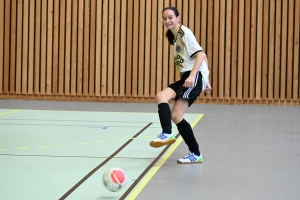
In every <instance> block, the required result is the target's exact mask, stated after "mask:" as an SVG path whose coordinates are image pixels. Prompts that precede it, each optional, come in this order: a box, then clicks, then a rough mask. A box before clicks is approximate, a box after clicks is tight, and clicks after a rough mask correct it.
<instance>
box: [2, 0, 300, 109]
mask: <svg viewBox="0 0 300 200" xmlns="http://www.w3.org/2000/svg"><path fill="white" fill-rule="evenodd" d="M169 5H173V6H176V7H177V8H178V9H179V12H180V14H181V22H182V24H184V25H186V26H188V27H189V28H190V29H192V30H193V31H194V33H195V35H196V38H197V39H198V41H199V43H200V45H201V46H202V47H203V49H204V51H205V52H206V54H207V56H208V60H209V68H210V72H211V73H210V80H211V84H212V87H213V91H212V94H211V95H207V96H205V95H204V94H201V96H200V97H199V100H198V102H199V103H200V102H202V103H203V102H208V103H232V104H236V103H250V104H274V105H279V104H280V105H299V101H300V100H299V99H300V96H299V94H300V85H299V84H300V82H299V76H300V75H299V74H300V70H299V65H300V64H299V63H300V61H299V54H300V53H299V38H300V36H299V31H300V30H299V26H300V20H299V19H300V1H299V0H251V1H249V0H226V1H225V0H224V1H223V0H151V1H150V0H0V79H1V81H0V98H2V99H3V98H5V99H48V100H54V99H56V100H76V101H78V100H79V101H116V102H119V101H140V102H153V101H154V99H155V94H156V93H157V92H158V91H160V90H161V89H162V88H164V87H166V86H167V85H168V83H170V82H172V81H174V80H175V79H176V78H178V74H177V73H176V71H175V69H174V67H173V62H174V58H173V56H172V55H173V54H172V51H173V47H169V45H168V44H167V40H166V38H165V37H164V33H165V31H166V30H165V28H164V27H163V23H162V17H161V11H162V9H163V8H164V7H166V6H169Z"/></svg>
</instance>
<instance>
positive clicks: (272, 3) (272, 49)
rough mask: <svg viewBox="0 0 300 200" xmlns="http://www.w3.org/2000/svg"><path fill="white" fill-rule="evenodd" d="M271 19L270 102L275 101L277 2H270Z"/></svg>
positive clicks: (269, 46) (268, 89)
mask: <svg viewBox="0 0 300 200" xmlns="http://www.w3.org/2000/svg"><path fill="white" fill-rule="evenodd" d="M269 3H270V13H269V15H270V18H269V35H268V37H269V45H268V52H269V59H268V63H269V64H268V66H269V67H268V87H267V93H268V98H267V99H268V100H273V98H274V93H273V90H274V78H273V76H274V65H275V63H274V58H275V54H274V52H275V46H274V44H275V1H270V2H269Z"/></svg>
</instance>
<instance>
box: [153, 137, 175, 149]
mask: <svg viewBox="0 0 300 200" xmlns="http://www.w3.org/2000/svg"><path fill="white" fill-rule="evenodd" d="M174 142H176V139H170V140H168V141H167V142H160V141H152V142H150V146H151V147H153V148H159V147H162V146H165V145H171V144H173V143H174Z"/></svg>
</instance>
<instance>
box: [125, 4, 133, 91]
mask: <svg viewBox="0 0 300 200" xmlns="http://www.w3.org/2000/svg"><path fill="white" fill-rule="evenodd" d="M132 13H133V0H128V1H127V19H128V20H127V27H126V28H127V29H126V34H127V39H126V43H127V45H126V46H127V48H126V67H125V68H126V70H125V71H126V82H125V97H130V96H131V80H132V77H131V71H132V70H131V67H132V55H131V53H130V52H132V49H133V47H132V42H133V41H132V39H133V38H132V32H133V30H132V29H133V22H132V18H133V14H132Z"/></svg>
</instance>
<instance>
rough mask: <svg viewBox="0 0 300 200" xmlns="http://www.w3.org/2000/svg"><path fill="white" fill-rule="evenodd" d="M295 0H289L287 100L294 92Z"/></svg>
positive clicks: (289, 99)
mask: <svg viewBox="0 0 300 200" xmlns="http://www.w3.org/2000/svg"><path fill="white" fill-rule="evenodd" d="M294 6H295V5H294V0H292V1H288V10H287V12H288V15H287V17H288V24H287V25H288V27H287V31H288V32H287V52H286V58H287V63H286V64H287V68H286V73H287V76H286V98H285V99H286V100H287V101H291V100H292V95H293V94H292V92H293V56H294V54H293V51H294V47H293V46H294V41H293V40H294V21H295V18H294V17H295V15H294Z"/></svg>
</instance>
